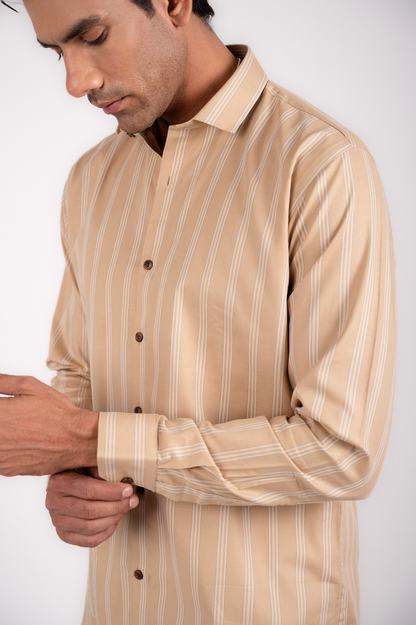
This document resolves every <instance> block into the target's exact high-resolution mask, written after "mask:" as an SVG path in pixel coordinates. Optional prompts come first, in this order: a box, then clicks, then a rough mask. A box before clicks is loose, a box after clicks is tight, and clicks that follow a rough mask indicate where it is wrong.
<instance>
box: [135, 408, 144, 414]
mask: <svg viewBox="0 0 416 625" xmlns="http://www.w3.org/2000/svg"><path fill="white" fill-rule="evenodd" d="M134 412H135V413H136V414H142V412H143V410H142V409H141V408H140V406H136V408H135V409H134Z"/></svg>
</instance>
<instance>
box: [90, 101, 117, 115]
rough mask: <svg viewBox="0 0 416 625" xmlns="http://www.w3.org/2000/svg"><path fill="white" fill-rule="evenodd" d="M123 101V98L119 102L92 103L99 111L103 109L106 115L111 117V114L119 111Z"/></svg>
mask: <svg viewBox="0 0 416 625" xmlns="http://www.w3.org/2000/svg"><path fill="white" fill-rule="evenodd" d="M123 101H124V97H123V98H120V99H119V100H107V102H97V103H95V102H93V104H94V106H97V107H98V108H100V109H103V111H104V113H106V115H111V114H112V113H117V111H119V110H120V108H121V106H122V104H123Z"/></svg>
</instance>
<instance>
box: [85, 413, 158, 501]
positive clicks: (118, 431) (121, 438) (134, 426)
mask: <svg viewBox="0 0 416 625" xmlns="http://www.w3.org/2000/svg"><path fill="white" fill-rule="evenodd" d="M158 417H159V415H156V414H130V413H123V412H100V416H99V420H98V451H97V465H98V473H99V475H100V477H102V478H103V479H105V480H107V482H121V480H123V478H131V479H132V480H133V483H134V484H136V485H137V486H143V487H144V488H146V489H148V490H152V491H155V490H156V468H157V429H158Z"/></svg>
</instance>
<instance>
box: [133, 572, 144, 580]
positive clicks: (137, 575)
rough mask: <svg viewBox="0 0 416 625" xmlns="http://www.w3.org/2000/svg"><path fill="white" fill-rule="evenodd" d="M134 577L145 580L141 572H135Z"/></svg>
mask: <svg viewBox="0 0 416 625" xmlns="http://www.w3.org/2000/svg"><path fill="white" fill-rule="evenodd" d="M134 577H135V578H136V579H143V573H142V572H141V571H139V570H137V571H134Z"/></svg>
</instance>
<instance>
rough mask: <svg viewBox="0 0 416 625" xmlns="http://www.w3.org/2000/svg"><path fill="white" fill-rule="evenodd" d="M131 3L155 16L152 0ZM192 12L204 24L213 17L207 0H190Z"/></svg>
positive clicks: (1, 0) (212, 11) (134, 0)
mask: <svg viewBox="0 0 416 625" xmlns="http://www.w3.org/2000/svg"><path fill="white" fill-rule="evenodd" d="M131 1H132V2H133V3H134V4H137V6H138V7H140V8H141V9H143V11H146V13H148V14H149V15H154V14H155V8H154V6H153V4H152V0H131ZM0 2H1V3H2V4H4V6H6V7H7V8H8V9H11V10H12V11H16V9H14V8H13V7H11V6H9V5H8V4H7V2H4V0H0ZM192 10H193V12H194V13H195V15H198V17H201V18H202V19H204V20H205V21H206V22H208V21H209V20H210V19H211V17H214V9H213V8H212V7H211V6H210V5H209V4H208V2H207V0H192ZM16 13H17V11H16Z"/></svg>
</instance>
